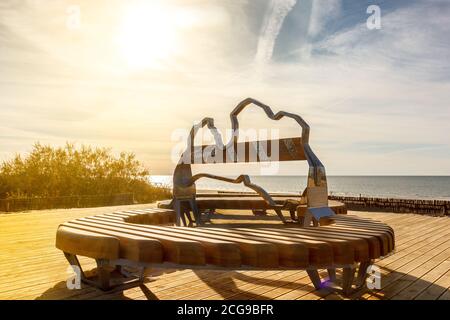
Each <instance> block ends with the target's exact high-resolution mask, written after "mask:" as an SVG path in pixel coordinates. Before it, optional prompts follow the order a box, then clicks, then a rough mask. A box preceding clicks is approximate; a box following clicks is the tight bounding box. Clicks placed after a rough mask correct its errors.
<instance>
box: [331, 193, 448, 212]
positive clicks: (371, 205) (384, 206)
mask: <svg viewBox="0 0 450 320" xmlns="http://www.w3.org/2000/svg"><path fill="white" fill-rule="evenodd" d="M328 198H329V199H330V200H337V201H340V202H343V203H345V205H346V206H347V209H348V210H355V211H385V212H401V213H422V214H432V215H439V216H445V215H450V201H448V200H419V199H395V198H370V197H345V196H334V195H332V196H329V197H328Z"/></svg>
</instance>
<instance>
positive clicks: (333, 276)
mask: <svg viewBox="0 0 450 320" xmlns="http://www.w3.org/2000/svg"><path fill="white" fill-rule="evenodd" d="M327 271H328V277H329V278H330V281H331V282H336V269H334V268H329V269H327Z"/></svg>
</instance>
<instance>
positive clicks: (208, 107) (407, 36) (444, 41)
mask: <svg viewBox="0 0 450 320" xmlns="http://www.w3.org/2000/svg"><path fill="white" fill-rule="evenodd" d="M373 5H376V6H378V8H379V9H380V15H379V17H380V19H379V20H377V16H374V11H372V10H369V13H368V12H367V9H368V8H369V6H373ZM374 19H375V20H374ZM368 20H369V22H368ZM375 22H376V23H378V24H377V25H374V23H375ZM449 34H450V1H447V0H445V1H444V0H428V1H414V0H409V1H406V0H391V1H387V0H386V1H369V0H367V1H365V0H360V1H350V0H229V1H218V0H182V1H181V0H164V1H156V0H155V1H119V0H108V1H106V0H99V1H87V0H86V1H80V0H70V1H66V0H2V1H1V2H0V117H1V119H2V120H3V121H2V122H1V123H0V143H1V145H0V160H6V159H9V158H10V157H12V156H13V155H14V154H16V153H21V154H26V153H27V152H29V151H30V150H31V146H32V144H33V143H34V142H36V141H40V142H42V143H46V144H51V145H62V144H64V143H65V142H66V141H69V142H74V143H77V144H83V143H84V144H89V145H93V146H101V147H110V148H112V150H113V152H117V153H118V152H120V151H129V152H134V153H135V154H136V156H137V158H138V159H139V160H141V161H142V162H143V163H144V164H145V166H146V167H148V168H149V170H150V172H151V173H152V174H171V172H172V170H173V168H174V166H175V163H174V159H172V158H173V150H174V148H176V146H177V145H179V144H180V141H179V140H177V138H178V137H179V136H180V132H185V131H186V130H189V129H190V127H191V126H192V125H193V124H194V123H196V122H198V121H200V120H201V119H202V118H203V117H212V118H214V119H215V121H216V125H217V126H218V128H219V129H221V130H226V129H227V128H229V127H230V123H229V112H230V111H231V110H232V109H233V108H234V107H235V106H236V104H237V103H238V102H239V101H241V100H242V99H244V98H247V97H253V98H255V99H258V100H259V101H261V102H264V103H266V104H268V105H270V106H271V107H272V108H273V110H274V111H275V112H277V111H280V110H284V111H289V112H293V113H297V114H299V115H301V116H302V117H303V118H304V119H305V120H306V121H307V122H308V123H309V125H310V127H311V134H310V145H311V147H312V149H313V150H314V152H315V153H316V154H317V156H318V157H319V159H321V161H322V162H323V163H324V165H325V167H326V169H327V173H328V175H449V174H450V134H449V132H450V130H449V123H450V103H449V101H450V37H449V36H448V35H449ZM240 119H242V121H241V128H256V129H264V128H274V129H273V130H275V129H277V130H279V134H280V135H281V136H289V135H294V136H298V135H299V133H298V132H299V129H298V127H297V126H295V124H294V123H292V122H290V121H289V120H283V121H282V122H281V123H278V122H277V123H275V124H274V123H273V121H270V120H268V119H266V118H265V117H264V116H262V115H261V112H259V110H258V109H257V108H256V107H251V108H249V109H248V110H246V111H245V112H244V113H243V114H242V117H241V118H240ZM305 168H306V167H305V164H302V163H301V164H299V163H283V164H281V168H280V174H306V171H305ZM235 169H236V168H230V167H229V165H227V168H226V169H220V171H222V172H224V171H223V170H230V171H229V173H232V172H234V171H233V170H235ZM236 170H240V169H236ZM248 170H250V171H252V170H257V169H255V168H254V167H252V168H250V169H248ZM226 172H228V171H226Z"/></svg>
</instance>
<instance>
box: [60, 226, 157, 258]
mask: <svg viewBox="0 0 450 320" xmlns="http://www.w3.org/2000/svg"><path fill="white" fill-rule="evenodd" d="M63 226H68V227H71V228H74V229H79V230H85V231H89V232H92V233H96V234H101V235H108V236H112V237H115V238H117V239H119V253H120V257H121V258H123V259H128V260H131V261H135V262H148V263H162V262H163V250H162V245H161V243H160V242H159V241H158V240H155V239H150V238H147V237H142V236H137V235H133V234H128V233H123V232H119V231H115V230H106V229H102V228H99V227H97V226H94V225H92V224H90V223H86V222H84V221H81V220H75V221H69V222H65V223H64V224H63Z"/></svg>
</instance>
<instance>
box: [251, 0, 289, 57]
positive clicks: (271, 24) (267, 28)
mask: <svg viewBox="0 0 450 320" xmlns="http://www.w3.org/2000/svg"><path fill="white" fill-rule="evenodd" d="M296 3H297V0H271V1H270V4H269V8H268V11H267V13H266V18H265V22H264V25H263V28H262V31H261V35H260V37H259V40H258V47H257V50H256V57H255V62H256V63H257V65H262V64H264V63H267V62H269V61H270V59H271V58H272V55H273V50H274V48H275V41H276V39H277V37H278V34H279V33H280V30H281V27H282V26H283V22H284V19H285V18H286V17H287V15H288V14H289V12H290V11H291V10H292V8H294V6H295V4H296Z"/></svg>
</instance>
